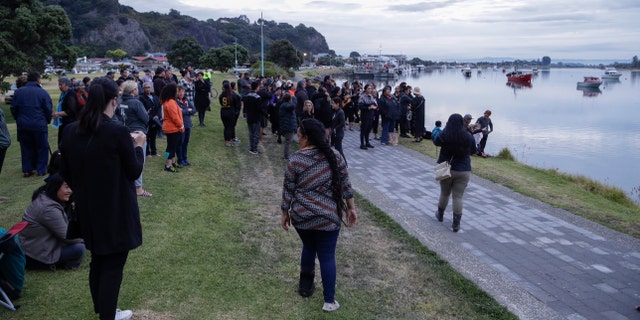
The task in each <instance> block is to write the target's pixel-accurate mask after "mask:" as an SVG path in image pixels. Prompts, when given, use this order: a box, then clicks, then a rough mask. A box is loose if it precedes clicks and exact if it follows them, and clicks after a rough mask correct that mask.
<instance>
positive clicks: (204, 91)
mask: <svg viewBox="0 0 640 320" xmlns="http://www.w3.org/2000/svg"><path fill="white" fill-rule="evenodd" d="M203 77H204V73H203V72H202V71H200V72H198V75H197V76H196V82H195V91H196V93H195V97H194V101H193V104H194V105H195V106H196V110H197V111H198V122H199V126H200V127H204V126H205V124H204V114H205V112H206V111H207V108H209V105H211V100H210V99H209V92H211V81H209V82H207V81H204V78H203ZM209 80H211V79H209Z"/></svg>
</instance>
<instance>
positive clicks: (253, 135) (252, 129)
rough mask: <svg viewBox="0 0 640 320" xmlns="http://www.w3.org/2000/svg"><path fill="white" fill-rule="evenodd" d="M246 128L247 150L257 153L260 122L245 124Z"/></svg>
mask: <svg viewBox="0 0 640 320" xmlns="http://www.w3.org/2000/svg"><path fill="white" fill-rule="evenodd" d="M247 126H249V145H250V146H249V150H251V151H255V152H258V142H260V122H255V123H248V122H247Z"/></svg>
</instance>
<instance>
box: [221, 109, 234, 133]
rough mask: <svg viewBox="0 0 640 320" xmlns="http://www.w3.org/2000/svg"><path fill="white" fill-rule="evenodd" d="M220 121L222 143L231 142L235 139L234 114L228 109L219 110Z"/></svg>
mask: <svg viewBox="0 0 640 320" xmlns="http://www.w3.org/2000/svg"><path fill="white" fill-rule="evenodd" d="M220 119H221V120H222V126H223V127H224V141H231V139H233V138H235V132H234V131H235V126H236V121H237V120H236V119H237V117H236V113H235V111H233V110H232V109H230V108H222V109H220Z"/></svg>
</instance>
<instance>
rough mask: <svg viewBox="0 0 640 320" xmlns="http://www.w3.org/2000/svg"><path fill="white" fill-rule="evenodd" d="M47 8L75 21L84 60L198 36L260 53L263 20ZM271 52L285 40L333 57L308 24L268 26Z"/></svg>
mask: <svg viewBox="0 0 640 320" xmlns="http://www.w3.org/2000/svg"><path fill="white" fill-rule="evenodd" d="M42 2H43V3H44V4H45V5H60V6H61V7H62V8H63V9H64V10H65V11H66V12H67V15H68V16H69V20H70V21H71V25H72V30H73V37H72V44H74V45H75V46H77V47H78V48H79V50H78V52H77V53H78V55H79V56H85V55H86V56H98V57H101V56H104V55H105V53H106V52H107V50H114V49H123V50H124V51H126V52H127V53H129V55H143V54H144V53H146V52H166V51H169V50H170V49H171V47H172V45H173V44H174V42H176V41H177V40H179V39H184V38H187V37H193V38H195V39H196V41H197V42H198V43H199V44H200V45H201V46H202V47H203V48H204V49H205V51H208V50H209V49H210V48H213V47H222V46H225V45H232V44H234V43H236V42H237V44H238V45H241V46H243V47H244V48H247V50H249V52H250V54H255V53H258V52H259V51H260V21H259V20H258V21H253V22H252V21H251V20H249V18H248V17H246V16H244V15H240V16H239V17H236V18H220V19H217V20H213V19H209V20H207V21H201V20H197V19H195V18H193V17H190V16H185V15H182V14H181V13H180V12H179V11H177V10H173V9H172V10H171V11H170V12H169V13H168V14H162V13H158V12H153V11H152V12H137V11H135V10H134V9H133V8H131V7H129V6H124V5H120V3H119V2H118V1H117V0H43V1H42ZM264 37H265V47H268V46H269V45H270V44H271V43H273V42H276V41H278V40H281V39H286V40H289V41H290V42H291V43H292V44H293V45H294V46H295V47H296V48H297V49H298V50H300V51H313V52H328V51H329V46H328V45H327V42H326V39H325V38H324V36H323V35H322V34H320V33H319V32H318V31H316V30H315V29H314V28H313V27H307V26H305V25H304V24H299V25H298V26H295V27H294V26H292V25H290V24H288V23H278V22H275V21H267V20H265V21H264Z"/></svg>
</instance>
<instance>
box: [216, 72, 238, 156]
mask: <svg viewBox="0 0 640 320" xmlns="http://www.w3.org/2000/svg"><path fill="white" fill-rule="evenodd" d="M218 101H219V102H220V119H221V120H222V125H223V127H224V130H223V135H224V145H225V147H233V143H232V142H233V138H234V134H235V125H236V121H237V120H236V119H237V115H236V110H237V109H239V108H240V104H241V101H240V96H239V95H238V94H236V93H235V92H233V90H231V83H230V82H229V81H226V80H225V81H223V82H222V94H220V96H219V97H218Z"/></svg>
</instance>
